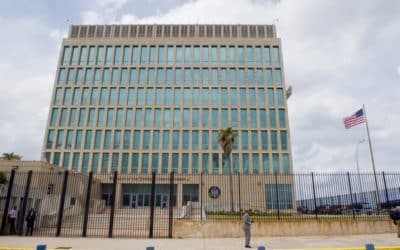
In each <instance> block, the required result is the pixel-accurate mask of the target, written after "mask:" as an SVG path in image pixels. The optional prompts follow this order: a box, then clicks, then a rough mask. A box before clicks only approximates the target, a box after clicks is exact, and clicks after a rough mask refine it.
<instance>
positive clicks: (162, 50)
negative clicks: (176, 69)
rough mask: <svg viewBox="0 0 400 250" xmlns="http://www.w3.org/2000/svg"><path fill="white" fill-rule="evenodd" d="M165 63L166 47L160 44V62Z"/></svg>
mask: <svg viewBox="0 0 400 250" xmlns="http://www.w3.org/2000/svg"><path fill="white" fill-rule="evenodd" d="M164 63H165V47H164V46H159V47H158V64H164Z"/></svg>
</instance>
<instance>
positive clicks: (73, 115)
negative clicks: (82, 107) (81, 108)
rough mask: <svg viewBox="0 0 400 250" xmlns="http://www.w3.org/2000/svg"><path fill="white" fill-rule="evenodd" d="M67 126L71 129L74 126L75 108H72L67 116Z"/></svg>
mask: <svg viewBox="0 0 400 250" xmlns="http://www.w3.org/2000/svg"><path fill="white" fill-rule="evenodd" d="M68 125H69V126H71V127H73V126H75V125H76V108H72V109H71V112H70V114H69V124H68Z"/></svg>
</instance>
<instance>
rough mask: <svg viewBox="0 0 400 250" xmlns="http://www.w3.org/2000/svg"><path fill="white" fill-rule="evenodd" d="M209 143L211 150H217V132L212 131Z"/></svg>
mask: <svg viewBox="0 0 400 250" xmlns="http://www.w3.org/2000/svg"><path fill="white" fill-rule="evenodd" d="M211 143H212V149H214V150H216V149H219V145H218V131H217V130H213V131H212V133H211Z"/></svg>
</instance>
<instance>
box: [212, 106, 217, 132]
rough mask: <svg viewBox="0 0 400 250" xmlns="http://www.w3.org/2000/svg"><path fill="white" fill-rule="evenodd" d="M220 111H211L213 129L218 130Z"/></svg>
mask: <svg viewBox="0 0 400 250" xmlns="http://www.w3.org/2000/svg"><path fill="white" fill-rule="evenodd" d="M218 120H219V111H218V109H212V110H211V128H218Z"/></svg>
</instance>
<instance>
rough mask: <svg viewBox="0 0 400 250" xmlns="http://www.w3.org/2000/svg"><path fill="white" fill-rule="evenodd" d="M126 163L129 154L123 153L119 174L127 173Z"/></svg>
mask: <svg viewBox="0 0 400 250" xmlns="http://www.w3.org/2000/svg"><path fill="white" fill-rule="evenodd" d="M128 162H129V154H128V153H123V154H122V160H121V173H122V174H126V173H128Z"/></svg>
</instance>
